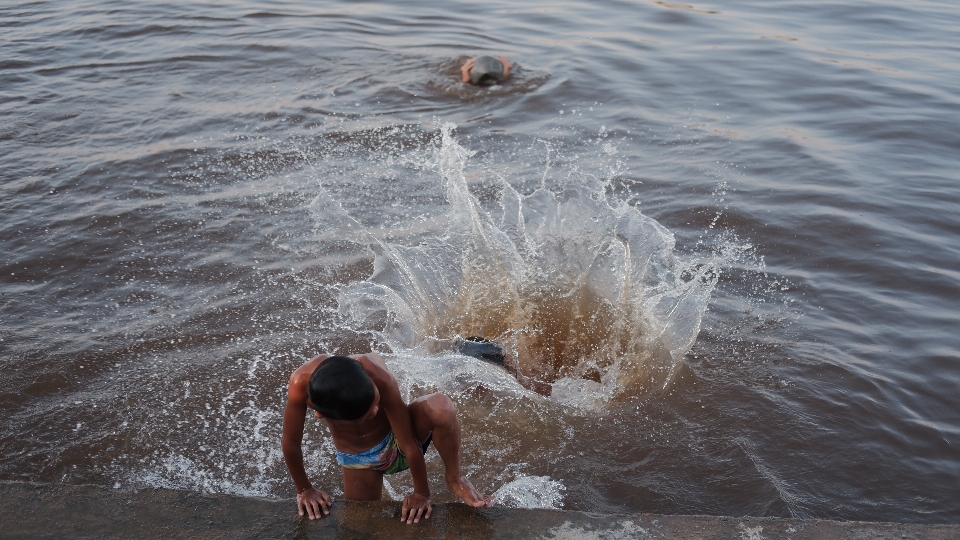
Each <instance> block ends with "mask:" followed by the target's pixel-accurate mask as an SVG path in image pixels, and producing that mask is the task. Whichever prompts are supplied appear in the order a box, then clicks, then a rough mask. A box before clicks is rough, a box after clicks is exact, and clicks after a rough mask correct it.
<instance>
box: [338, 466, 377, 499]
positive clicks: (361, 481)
mask: <svg viewBox="0 0 960 540" xmlns="http://www.w3.org/2000/svg"><path fill="white" fill-rule="evenodd" d="M382 496H383V473H382V472H380V471H374V470H371V469H348V468H346V467H344V468H343V498H344V499H346V500H348V501H379V500H380V498H381V497H382Z"/></svg>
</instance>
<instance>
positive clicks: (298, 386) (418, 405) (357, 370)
mask: <svg viewBox="0 0 960 540" xmlns="http://www.w3.org/2000/svg"><path fill="white" fill-rule="evenodd" d="M308 409H312V410H313V411H314V413H313V414H314V416H316V417H317V418H319V419H322V420H324V421H325V422H326V424H327V427H328V428H329V429H330V435H331V436H332V437H333V445H334V447H335V448H336V451H337V462H338V463H340V465H341V466H342V467H343V495H344V498H346V499H347V500H351V501H379V500H380V498H381V496H382V493H383V475H385V474H394V473H397V472H400V471H404V470H407V469H408V468H409V469H410V474H411V476H412V478H413V493H411V494H409V495H407V496H406V497H404V498H403V505H402V510H401V514H400V519H401V521H406V522H407V523H408V524H409V523H417V522H419V521H420V519H427V518H429V517H430V513H431V512H432V505H431V503H430V487H429V486H428V484H427V467H426V463H425V462H424V459H423V455H424V454H425V453H426V451H427V448H428V447H429V445H430V443H431V442H432V443H433V445H434V446H435V447H436V449H437V453H439V454H440V459H442V460H443V466H444V469H445V471H444V472H445V475H444V477H445V479H446V482H447V488H449V489H450V491H452V492H453V493H454V494H456V495H457V496H458V497H460V498H461V499H463V501H464V502H465V503H467V504H468V505H470V506H473V507H490V506H492V505H493V499H492V498H491V497H489V496H486V495H483V494H482V493H480V492H479V491H477V489H476V488H475V487H474V486H473V484H471V483H470V481H469V480H467V478H466V477H465V476H463V472H462V470H461V468H460V421H459V420H458V419H457V410H456V408H455V407H454V404H453V402H452V401H451V400H450V398H448V397H447V396H446V395H444V394H441V393H439V392H437V393H433V394H430V395H427V396H423V397H421V398H418V399H416V400H414V401H413V402H411V403H410V404H409V405H407V404H406V403H404V401H403V397H402V396H401V395H400V388H399V386H398V385H397V380H396V379H395V378H394V376H393V374H391V373H390V370H388V369H387V366H386V364H385V363H384V361H383V358H382V357H381V356H380V355H378V354H376V353H367V354H358V355H353V356H331V355H329V354H321V355H320V356H317V357H316V358H314V359H312V360H310V361H309V362H307V363H305V364H303V365H302V366H300V367H299V368H297V369H296V371H294V372H293V374H292V375H291V376H290V383H289V385H288V387H287V404H286V407H285V408H284V411H283V436H282V437H283V438H282V442H281V448H282V450H283V459H284V462H285V463H286V465H287V470H288V471H289V472H290V476H292V477H293V483H294V485H295V486H296V490H297V510H298V512H299V513H300V515H301V516H302V515H304V514H306V515H307V516H308V517H309V518H310V519H319V518H320V517H321V516H322V515H323V514H329V513H330V504H331V502H332V500H331V498H330V496H329V495H327V494H326V493H324V492H323V491H319V490H317V489H315V488H314V487H313V485H311V484H310V480H309V479H308V477H307V473H306V470H305V469H304V465H303V448H302V443H303V428H304V425H305V417H306V413H307V410H308Z"/></svg>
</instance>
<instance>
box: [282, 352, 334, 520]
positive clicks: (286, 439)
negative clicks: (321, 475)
mask: <svg viewBox="0 0 960 540" xmlns="http://www.w3.org/2000/svg"><path fill="white" fill-rule="evenodd" d="M307 380H309V376H307ZM306 414H307V396H306V381H304V380H303V375H302V374H300V373H299V370H298V371H297V372H294V374H293V375H292V376H291V377H290V385H289V386H288V388H287V405H286V407H284V410H283V439H282V442H281V448H282V450H283V460H284V462H286V464H287V470H288V471H290V476H292V477H293V483H294V485H295V486H296V488H297V511H298V512H299V513H300V515H301V516H302V515H303V514H304V512H306V513H307V515H308V516H309V517H310V519H319V518H320V512H323V513H324V514H329V513H330V497H329V496H328V495H327V494H326V493H324V492H322V491H318V490H316V489H314V488H313V486H312V485H311V484H310V480H309V479H308V478H307V471H306V470H305V469H304V467H303V449H302V446H301V444H302V443H303V426H304V418H305V416H306Z"/></svg>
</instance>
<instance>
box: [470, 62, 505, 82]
mask: <svg viewBox="0 0 960 540" xmlns="http://www.w3.org/2000/svg"><path fill="white" fill-rule="evenodd" d="M503 79H504V75H503V64H501V63H500V60H497V59H496V58H494V57H492V56H478V57H477V58H476V59H475V60H474V61H473V67H472V68H470V82H472V83H473V84H479V85H487V84H493V83H495V82H500V81H502V80H503Z"/></svg>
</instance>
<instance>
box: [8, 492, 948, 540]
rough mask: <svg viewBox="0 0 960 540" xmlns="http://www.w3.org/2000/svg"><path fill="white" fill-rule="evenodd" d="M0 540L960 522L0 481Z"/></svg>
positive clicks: (840, 534)
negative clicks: (315, 508)
mask: <svg viewBox="0 0 960 540" xmlns="http://www.w3.org/2000/svg"><path fill="white" fill-rule="evenodd" d="M0 538H17V539H31V538H191V539H207V538H224V539H226V538H231V539H236V538H298V539H299V538H311V539H313V538H315V539H342V540H350V539H368V538H371V539H378V538H383V539H388V538H389V539H398V540H403V539H407V538H409V539H440V538H442V539H454V538H470V539H501V538H502V539H511V538H532V539H550V540H566V539H585V540H612V539H680V538H689V539H693V538H697V539H735V540H761V539H768V538H785V539H795V540H802V539H811V540H812V539H824V540H825V539H881V538H882V539H891V540H893V539H896V540H901V539H933V540H941V539H944V540H945V539H960V525H957V524H953V525H917V524H903V523H866V522H837V521H821V520H800V519H774V518H734V517H716V516H662V515H654V514H637V515H603V514H590V513H585V512H573V511H559V510H518V509H509V508H491V509H482V510H478V509H473V508H468V507H467V506H465V505H463V504H438V505H436V506H435V507H434V511H433V516H432V517H431V518H430V519H429V520H426V521H424V522H421V523H419V524H415V525H406V524H402V523H400V507H399V504H398V503H394V502H377V503H356V502H351V503H346V502H338V503H336V504H335V506H334V508H333V511H332V512H331V514H330V515H329V516H327V517H325V518H324V519H321V520H319V521H314V522H310V521H309V520H305V519H302V518H300V517H298V516H297V515H296V512H295V507H294V503H293V501H292V500H289V499H288V500H276V499H260V498H256V497H240V496H234V495H202V494H199V493H195V492H190V491H179V490H169V489H145V490H139V491H126V490H118V489H110V488H108V487H103V486H89V485H87V486H75V485H65V484H37V483H25V482H0Z"/></svg>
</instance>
